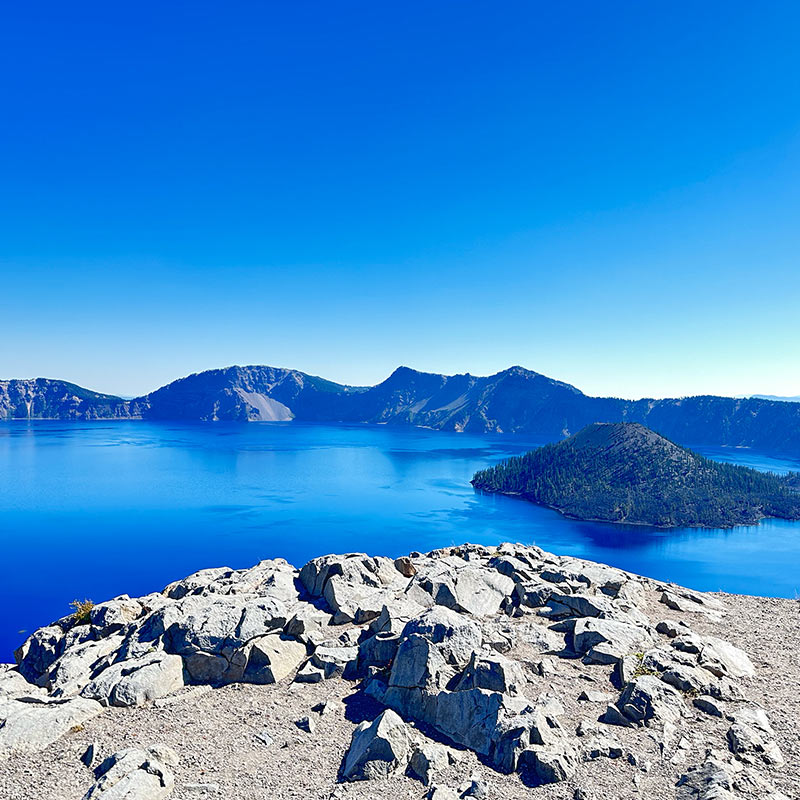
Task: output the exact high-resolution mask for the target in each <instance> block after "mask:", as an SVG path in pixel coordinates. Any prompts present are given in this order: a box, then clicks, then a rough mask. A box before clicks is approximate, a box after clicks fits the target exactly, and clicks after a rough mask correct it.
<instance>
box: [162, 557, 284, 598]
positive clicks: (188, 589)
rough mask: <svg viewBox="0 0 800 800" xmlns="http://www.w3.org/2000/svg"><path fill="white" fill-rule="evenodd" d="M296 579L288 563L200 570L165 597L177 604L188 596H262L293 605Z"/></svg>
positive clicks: (279, 561)
mask: <svg viewBox="0 0 800 800" xmlns="http://www.w3.org/2000/svg"><path fill="white" fill-rule="evenodd" d="M296 575H297V572H296V570H295V569H294V567H293V566H292V565H291V564H289V563H287V562H286V561H285V560H284V559H282V558H275V559H267V560H265V561H261V562H259V563H258V564H256V565H255V566H254V567H250V568H249V569H231V568H230V567H216V568H213V569H203V570H200V571H199V572H195V573H194V574H193V575H190V576H189V577H187V578H184V579H183V580H180V581H176V582H175V583H171V584H170V585H169V586H167V587H166V588H165V589H164V594H165V595H166V596H167V597H169V598H171V599H173V600H180V599H182V598H184V597H188V596H200V597H209V596H210V595H261V596H270V597H272V598H273V599H275V600H279V601H281V602H283V603H284V604H288V605H291V604H294V603H295V602H297V599H298V592H297V587H296V586H295V577H296Z"/></svg>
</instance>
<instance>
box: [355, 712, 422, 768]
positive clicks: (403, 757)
mask: <svg viewBox="0 0 800 800" xmlns="http://www.w3.org/2000/svg"><path fill="white" fill-rule="evenodd" d="M410 758H411V736H410V734H409V731H408V727H407V725H406V724H405V722H403V720H402V719H401V718H400V717H399V716H398V715H397V714H395V712H394V711H392V710H391V709H387V710H386V711H384V712H383V713H381V714H380V715H379V716H378V717H376V718H375V719H374V720H373V721H372V722H367V721H364V722H362V723H361V724H360V725H358V727H357V728H356V729H355V731H354V732H353V738H352V740H351V741H350V747H349V749H348V751H347V755H346V756H345V760H344V766H343V767H342V777H343V778H344V779H345V780H348V781H356V780H371V779H374V778H385V777H386V776H388V775H391V774H392V773H393V772H396V771H398V770H403V769H405V767H406V765H407V764H408V761H409V759H410Z"/></svg>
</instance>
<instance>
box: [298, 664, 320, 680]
mask: <svg viewBox="0 0 800 800" xmlns="http://www.w3.org/2000/svg"><path fill="white" fill-rule="evenodd" d="M294 679H295V680H296V681H297V682H298V683H319V682H320V681H324V680H325V671H324V670H322V669H320V668H319V667H315V666H314V665H313V664H312V663H311V662H310V661H307V662H306V663H305V664H303V666H302V667H301V668H300V669H299V670H298V672H297V674H296V675H295V676H294Z"/></svg>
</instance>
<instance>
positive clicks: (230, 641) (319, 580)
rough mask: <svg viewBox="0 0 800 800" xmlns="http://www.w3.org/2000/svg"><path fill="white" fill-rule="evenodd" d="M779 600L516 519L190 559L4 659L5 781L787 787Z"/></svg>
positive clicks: (110, 794) (104, 791) (258, 791)
mask: <svg viewBox="0 0 800 800" xmlns="http://www.w3.org/2000/svg"><path fill="white" fill-rule="evenodd" d="M798 623H800V615H799V614H798V604H797V602H796V601H790V600H766V599H763V598H746V597H740V596H731V595H728V596H715V595H708V594H701V593H698V592H694V591H691V590H689V589H684V588H682V587H679V586H675V585H672V584H663V583H660V582H658V581H653V580H651V579H648V578H643V577H640V576H637V575H632V574H630V573H627V572H623V571H622V570H619V569H615V568H612V567H608V566H605V565H602V564H596V563H593V562H589V561H582V560H579V559H575V558H568V557H559V556H554V555H551V554H549V553H545V552H544V551H542V550H540V549H538V548H536V547H525V546H522V545H510V544H505V545H501V546H499V547H481V546H476V545H463V546H461V547H455V548H448V549H443V550H436V551H433V552H431V553H428V554H421V553H412V554H411V555H410V556H407V557H402V558H398V559H396V560H394V561H392V560H391V559H388V558H380V557H378V558H372V557H368V556H366V555H363V554H350V555H331V556H323V557H321V558H317V559H314V560H312V561H310V562H309V563H308V564H306V565H305V566H304V567H303V568H302V569H301V570H299V571H298V570H296V569H295V568H294V567H292V566H291V565H289V564H287V563H286V562H285V561H283V560H281V559H276V560H270V561H263V562H261V563H260V564H258V565H256V566H255V567H253V568H251V569H245V570H232V569H228V568H219V569H208V570H203V571H201V572H198V573H195V574H194V575H191V576H189V577H188V578H185V579H184V580H181V581H177V582H176V583H172V584H170V585H169V586H167V587H166V588H165V589H164V591H163V592H161V593H155V594H151V595H147V596H146V597H140V598H136V599H131V598H129V597H127V596H122V597H118V598H115V599H114V600H110V601H108V602H106V603H102V604H100V605H97V606H95V607H94V608H93V609H92V610H91V612H90V614H89V615H88V618H86V619H79V618H76V617H74V616H73V617H65V618H63V619H61V620H58V621H57V622H55V623H53V624H52V625H49V626H47V627H45V628H41V629H40V630H38V631H36V632H35V633H34V634H33V635H32V636H31V637H30V638H29V639H28V640H27V641H26V642H25V643H24V644H23V645H22V647H20V649H19V650H18V651H17V653H16V654H15V655H16V660H17V664H16V665H7V666H5V667H0V796H2V797H3V798H6V797H7V798H11V799H12V800H17V798H20V799H21V798H30V797H37V798H42V800H47V799H48V798H52V799H53V800H55V799H56V798H58V800H68V799H69V798H76V800H79V798H81V797H83V798H85V800H119V799H121V798H125V799H126V800H161V799H162V798H167V797H173V798H178V800H181V799H182V798H202V797H208V798H214V797H219V798H223V797H224V798H233V797H235V798H242V800H247V799H248V798H259V800H262V799H263V798H300V797H308V798H325V800H328V798H337V800H340V799H342V798H350V797H352V798H370V797H382V798H401V797H402V798H406V797H408V798H421V797H430V798H433V800H455V799H456V798H470V797H474V798H509V800H513V798H523V797H526V798H529V797H539V798H543V799H549V798H573V797H574V798H576V800H577V799H579V798H587V799H588V798H604V800H607V799H608V798H628V797H631V798H633V797H645V798H654V800H661V798H669V797H677V798H680V800H693V799H694V798H697V799H698V800H726V799H727V800H731V799H732V798H769V800H786V798H788V797H790V796H791V794H792V791H793V790H792V788H791V787H793V786H795V785H796V783H797V781H798V779H799V778H800V774H798V769H799V767H798V762H800V746H798V738H797V736H798V734H797V729H796V728H797V719H796V714H797V711H798V709H800V705H799V703H800V700H799V699H798V695H799V694H800V691H799V687H798V684H799V683H800V669H798V649H800V641H799V640H800V634H799V633H798V631H800V625H799V624H798ZM726 638H727V639H733V640H734V641H736V643H737V645H742V644H746V645H747V646H748V648H747V649H750V650H751V655H753V656H754V658H755V661H756V664H757V665H758V669H757V668H756V666H755V665H754V663H753V661H752V660H751V657H750V655H748V654H747V653H746V652H745V651H744V650H743V649H740V647H739V646H734V645H733V644H732V643H731V642H730V641H726ZM753 648H754V649H753ZM781 648H782V649H781ZM773 725H775V728H774V729H773Z"/></svg>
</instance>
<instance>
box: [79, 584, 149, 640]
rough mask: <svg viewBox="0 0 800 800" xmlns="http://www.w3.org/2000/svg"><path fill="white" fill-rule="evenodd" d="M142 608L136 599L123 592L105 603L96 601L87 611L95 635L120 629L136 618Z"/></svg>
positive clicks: (107, 633)
mask: <svg viewBox="0 0 800 800" xmlns="http://www.w3.org/2000/svg"><path fill="white" fill-rule="evenodd" d="M143 611H144V608H143V606H142V604H141V603H140V602H139V601H138V600H132V599H131V598H130V597H128V595H126V594H123V595H120V596H119V597H115V598H114V599H113V600H107V601H106V602H105V603H98V604H97V605H96V606H94V607H93V608H92V610H91V611H90V612H89V624H90V625H91V626H92V627H93V628H94V629H95V633H96V635H97V636H108V635H109V634H110V633H113V632H114V631H120V630H122V629H123V628H125V627H127V626H128V625H129V624H130V623H131V622H133V621H134V620H135V619H137V618H138V617H139V616H140V615H141V614H142V612H143Z"/></svg>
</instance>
